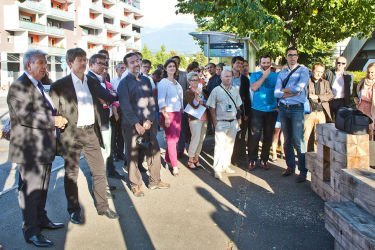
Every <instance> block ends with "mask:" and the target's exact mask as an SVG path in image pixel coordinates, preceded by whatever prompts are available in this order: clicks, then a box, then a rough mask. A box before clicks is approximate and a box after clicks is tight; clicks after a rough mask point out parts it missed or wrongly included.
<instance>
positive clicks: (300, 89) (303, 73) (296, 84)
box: [275, 66, 310, 105]
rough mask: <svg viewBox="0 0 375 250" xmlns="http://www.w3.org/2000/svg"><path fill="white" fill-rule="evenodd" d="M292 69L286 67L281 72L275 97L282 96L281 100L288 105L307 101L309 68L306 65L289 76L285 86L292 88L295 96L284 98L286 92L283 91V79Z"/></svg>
mask: <svg viewBox="0 0 375 250" xmlns="http://www.w3.org/2000/svg"><path fill="white" fill-rule="evenodd" d="M290 71H291V70H290V69H289V68H286V69H284V70H282V71H280V72H279V76H278V78H277V81H276V87H275V97H276V98H280V102H281V103H284V104H288V105H293V104H300V103H305V101H306V86H307V84H308V82H309V78H310V75H309V70H308V69H307V68H306V67H305V66H301V67H299V68H298V69H297V70H296V71H295V72H294V73H293V74H292V75H291V76H290V78H289V81H288V83H287V85H286V86H285V88H287V89H290V90H291V92H292V93H293V94H297V95H295V96H291V97H286V98H282V96H283V95H284V92H283V91H281V89H282V88H283V87H282V82H283V80H284V79H285V78H286V77H287V76H288V75H289V73H290Z"/></svg>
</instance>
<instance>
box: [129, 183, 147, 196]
mask: <svg viewBox="0 0 375 250" xmlns="http://www.w3.org/2000/svg"><path fill="white" fill-rule="evenodd" d="M132 192H133V194H134V196H135V197H142V196H145V194H144V193H143V191H142V189H141V187H140V186H138V185H133V186H132Z"/></svg>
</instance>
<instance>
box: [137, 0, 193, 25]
mask: <svg viewBox="0 0 375 250" xmlns="http://www.w3.org/2000/svg"><path fill="white" fill-rule="evenodd" d="M176 4H177V0H141V9H142V11H143V13H144V17H143V18H142V21H143V24H144V27H145V28H162V27H164V26H167V25H169V24H172V23H187V24H195V21H194V18H193V16H192V15H181V14H179V15H176V14H175V11H176V8H175V5H176Z"/></svg>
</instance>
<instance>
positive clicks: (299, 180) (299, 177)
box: [296, 175, 306, 183]
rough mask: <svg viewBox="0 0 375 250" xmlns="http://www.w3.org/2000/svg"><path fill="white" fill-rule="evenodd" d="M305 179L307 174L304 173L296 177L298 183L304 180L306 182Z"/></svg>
mask: <svg viewBox="0 0 375 250" xmlns="http://www.w3.org/2000/svg"><path fill="white" fill-rule="evenodd" d="M305 181H306V176H304V175H298V176H297V178H296V182H297V183H302V182H305Z"/></svg>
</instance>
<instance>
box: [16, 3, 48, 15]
mask: <svg viewBox="0 0 375 250" xmlns="http://www.w3.org/2000/svg"><path fill="white" fill-rule="evenodd" d="M19 6H20V7H21V8H23V9H27V10H31V11H33V12H36V13H45V12H46V11H47V6H46V5H44V4H43V3H41V2H37V1H24V2H23V3H20V4H19Z"/></svg>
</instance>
